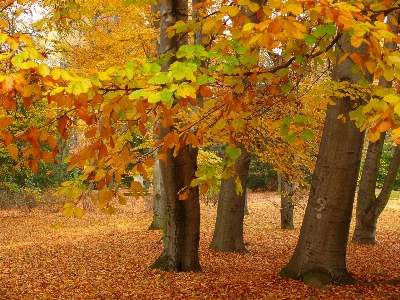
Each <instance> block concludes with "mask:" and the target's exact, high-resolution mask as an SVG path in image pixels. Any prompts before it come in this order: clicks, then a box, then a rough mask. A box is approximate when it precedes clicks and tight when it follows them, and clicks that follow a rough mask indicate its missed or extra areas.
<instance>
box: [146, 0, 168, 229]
mask: <svg viewBox="0 0 400 300" xmlns="http://www.w3.org/2000/svg"><path fill="white" fill-rule="evenodd" d="M151 13H152V15H153V16H152V23H153V24H152V26H153V28H154V29H157V30H159V29H160V20H159V17H158V16H157V14H159V13H160V3H157V4H152V5H151ZM154 45H155V46H156V50H157V55H158V56H160V41H159V40H156V41H154ZM155 138H157V139H158V138H160V137H159V136H157V135H156V136H155ZM158 153H159V151H156V153H155V155H154V156H155V157H154V166H153V220H152V222H151V224H150V227H149V230H162V229H163V226H164V225H165V223H166V218H167V198H166V196H165V189H164V183H163V178H162V175H161V169H160V161H159V160H158V159H157V154H158Z"/></svg>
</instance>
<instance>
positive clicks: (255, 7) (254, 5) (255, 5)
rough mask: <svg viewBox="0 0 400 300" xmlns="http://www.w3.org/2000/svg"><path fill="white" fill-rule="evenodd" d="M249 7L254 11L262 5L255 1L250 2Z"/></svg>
mask: <svg viewBox="0 0 400 300" xmlns="http://www.w3.org/2000/svg"><path fill="white" fill-rule="evenodd" d="M247 7H248V8H249V9H250V10H251V11H252V12H256V11H257V10H259V9H260V6H259V5H258V4H257V3H255V2H250V3H249V4H248V5H247Z"/></svg>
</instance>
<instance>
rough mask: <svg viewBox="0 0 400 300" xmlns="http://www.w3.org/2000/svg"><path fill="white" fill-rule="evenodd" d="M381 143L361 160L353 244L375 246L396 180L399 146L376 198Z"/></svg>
mask: <svg viewBox="0 0 400 300" xmlns="http://www.w3.org/2000/svg"><path fill="white" fill-rule="evenodd" d="M392 15H393V16H394V17H395V19H397V20H398V19H399V13H398V12H393V13H392ZM387 22H388V24H389V25H390V27H391V28H392V32H393V33H397V32H398V28H397V25H396V26H395V25H393V24H392V23H391V21H390V18H387ZM385 47H386V48H388V49H396V47H397V43H395V42H390V43H386V44H385ZM379 85H380V86H384V87H390V86H392V82H388V81H386V80H385V78H383V77H382V78H380V80H379ZM384 142H385V134H383V133H382V134H381V137H380V139H379V140H378V141H376V142H375V143H371V142H370V143H369V145H368V150H367V156H366V158H365V163H364V169H363V172H362V175H361V181H360V187H359V190H358V197H357V208H356V228H355V230H354V234H353V239H352V242H353V243H358V244H367V245H372V244H375V237H376V224H377V223H378V218H379V215H380V214H381V212H382V211H383V209H384V208H385V207H386V204H387V202H388V200H389V197H390V193H391V191H392V189H393V184H394V181H395V178H396V174H397V170H398V168H399V163H400V158H399V155H400V149H399V147H400V146H397V147H396V150H395V153H394V156H393V159H392V161H391V163H390V166H389V171H388V174H387V175H386V178H385V182H384V185H383V188H382V190H381V192H380V194H379V196H378V197H376V196H375V188H376V179H377V178H378V172H379V162H380V158H381V155H382V148H383V144H384Z"/></svg>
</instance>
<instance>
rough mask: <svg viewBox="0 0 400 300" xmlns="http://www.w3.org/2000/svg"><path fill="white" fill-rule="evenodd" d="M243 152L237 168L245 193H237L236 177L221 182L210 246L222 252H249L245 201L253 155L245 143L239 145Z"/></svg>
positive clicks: (237, 161) (236, 165) (237, 162)
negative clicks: (244, 234) (244, 221)
mask: <svg viewBox="0 0 400 300" xmlns="http://www.w3.org/2000/svg"><path fill="white" fill-rule="evenodd" d="M239 147H240V149H241V151H242V154H241V155H240V157H239V158H238V159H237V160H236V163H235V169H236V173H237V175H238V176H239V178H240V182H241V184H242V188H243V193H242V194H241V195H237V194H236V191H235V190H236V189H235V187H236V183H235V180H234V178H232V177H231V178H229V179H224V180H222V183H221V188H220V193H219V199H218V209H217V220H216V223H215V230H214V236H213V239H212V242H211V245H210V248H211V249H213V250H216V251H221V252H240V253H247V252H248V250H247V249H246V247H245V246H244V242H243V219H244V203H245V195H246V181H247V174H248V172H249V166H250V159H251V155H250V153H249V152H248V151H247V150H246V148H245V147H244V146H243V145H240V146H239Z"/></svg>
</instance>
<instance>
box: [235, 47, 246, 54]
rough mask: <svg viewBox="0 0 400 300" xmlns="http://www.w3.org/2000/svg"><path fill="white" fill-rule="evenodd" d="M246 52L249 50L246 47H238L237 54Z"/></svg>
mask: <svg viewBox="0 0 400 300" xmlns="http://www.w3.org/2000/svg"><path fill="white" fill-rule="evenodd" d="M246 51H247V48H246V47H245V46H237V47H236V53H237V54H245V53H246Z"/></svg>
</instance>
